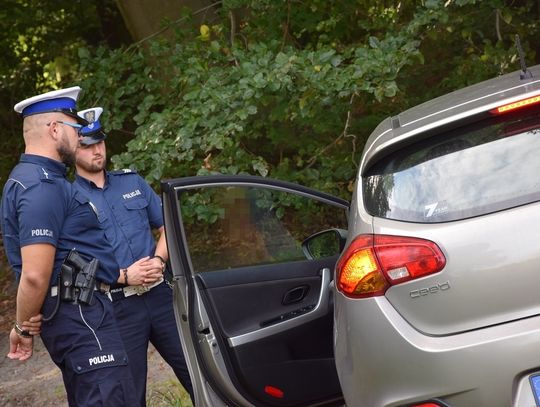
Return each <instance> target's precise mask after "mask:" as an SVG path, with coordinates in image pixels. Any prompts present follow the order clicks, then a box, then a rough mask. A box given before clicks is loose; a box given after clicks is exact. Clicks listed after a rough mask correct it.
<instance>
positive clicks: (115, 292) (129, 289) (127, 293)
mask: <svg viewBox="0 0 540 407" xmlns="http://www.w3.org/2000/svg"><path fill="white" fill-rule="evenodd" d="M162 282H163V277H162V278H160V279H159V280H157V281H156V282H155V283H153V284H150V285H148V286H142V285H128V286H126V287H118V288H112V289H111V291H110V293H111V298H112V300H113V301H118V300H121V299H124V298H127V297H131V296H132V295H143V294H146V293H147V292H148V291H150V290H151V289H152V288H154V287H157V286H158V285H160V284H161V283H162Z"/></svg>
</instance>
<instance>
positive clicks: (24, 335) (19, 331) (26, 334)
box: [13, 322, 32, 338]
mask: <svg viewBox="0 0 540 407" xmlns="http://www.w3.org/2000/svg"><path fill="white" fill-rule="evenodd" d="M13 328H14V329H15V332H17V335H19V336H20V337H22V338H31V337H32V335H30V332H28V331H26V330H23V329H22V328H21V327H20V326H19V324H18V323H17V322H15V324H14V326H13Z"/></svg>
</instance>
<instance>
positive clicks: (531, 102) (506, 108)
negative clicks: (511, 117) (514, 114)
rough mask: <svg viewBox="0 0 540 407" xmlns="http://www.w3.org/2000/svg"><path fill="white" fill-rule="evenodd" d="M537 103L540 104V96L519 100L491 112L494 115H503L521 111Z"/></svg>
mask: <svg viewBox="0 0 540 407" xmlns="http://www.w3.org/2000/svg"><path fill="white" fill-rule="evenodd" d="M536 103H540V96H533V97H531V98H527V99H523V100H518V101H517V102H512V103H508V104H506V105H503V106H499V107H497V108H495V109H493V110H491V113H493V114H502V113H509V112H511V111H513V110H516V109H521V108H522V107H529V106H531V105H534V104H536Z"/></svg>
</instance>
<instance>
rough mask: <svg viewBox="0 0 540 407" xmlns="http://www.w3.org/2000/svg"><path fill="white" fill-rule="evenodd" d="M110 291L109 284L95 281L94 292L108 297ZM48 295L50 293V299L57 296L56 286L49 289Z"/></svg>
mask: <svg viewBox="0 0 540 407" xmlns="http://www.w3.org/2000/svg"><path fill="white" fill-rule="evenodd" d="M110 289H111V286H110V285H109V284H105V283H102V282H100V281H96V286H95V287H94V291H99V292H100V293H104V294H107V295H109V291H110ZM50 293H51V297H56V296H57V295H58V286H57V285H53V286H52V287H51V291H50Z"/></svg>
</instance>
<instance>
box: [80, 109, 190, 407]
mask: <svg viewBox="0 0 540 407" xmlns="http://www.w3.org/2000/svg"><path fill="white" fill-rule="evenodd" d="M102 112H103V109H102V108H100V107H97V108H92V109H87V110H84V111H81V112H79V115H81V117H84V118H85V119H86V120H88V121H89V123H90V124H89V125H88V126H86V127H84V128H83V129H82V136H83V137H82V138H81V140H80V147H79V149H78V150H77V156H76V169H77V175H76V179H75V182H74V187H75V188H76V189H77V190H78V191H79V192H81V193H83V194H85V195H87V196H88V197H89V198H90V199H91V201H92V202H93V203H94V204H95V205H96V207H97V209H98V214H99V219H100V222H101V225H102V227H103V229H104V230H105V234H106V236H107V239H108V240H109V242H110V243H111V246H112V247H113V251H114V255H115V256H116V260H117V261H118V263H119V264H120V268H121V274H120V279H119V283H120V284H117V285H114V286H113V287H111V296H112V300H113V305H114V310H115V313H116V318H117V320H118V323H119V327H120V331H121V335H122V338H123V339H124V342H125V345H126V350H127V352H128V356H129V363H130V367H131V369H132V373H133V377H134V379H135V384H136V388H137V397H138V399H139V405H141V406H145V405H146V376H147V351H148V342H149V341H150V342H152V344H153V345H154V347H155V348H156V349H157V350H158V352H159V353H160V354H161V356H162V357H163V358H164V359H165V361H166V362H167V363H168V364H169V365H170V366H171V367H172V369H173V370H174V372H175V374H176V376H177V377H178V379H179V380H180V382H181V383H182V385H183V386H184V388H185V389H186V390H187V391H188V392H189V394H190V396H191V398H192V400H193V390H192V385H191V380H190V377H189V372H188V369H187V365H186V361H185V359H184V355H183V352H182V347H181V343H180V338H179V335H178V331H177V328H176V323H175V317H174V311H173V304H172V290H171V288H170V287H169V285H168V284H167V283H166V282H165V281H164V279H163V272H164V270H165V262H166V260H167V258H168V256H167V247H166V241H165V233H164V226H163V215H162V210H161V201H160V199H159V197H158V196H157V195H156V193H155V192H154V191H153V190H152V188H151V187H150V186H149V185H148V184H147V183H146V181H145V180H144V179H143V178H142V177H141V176H139V175H138V174H137V173H136V172H135V171H133V170H130V169H125V170H120V171H106V170H105V167H106V157H107V154H106V147H105V138H106V134H105V133H104V131H103V129H102V126H101V123H100V120H99V118H100V115H101V113H102ZM153 229H154V230H157V231H158V233H159V239H158V241H157V244H156V242H155V239H154V236H153V233H152V230H153Z"/></svg>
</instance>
